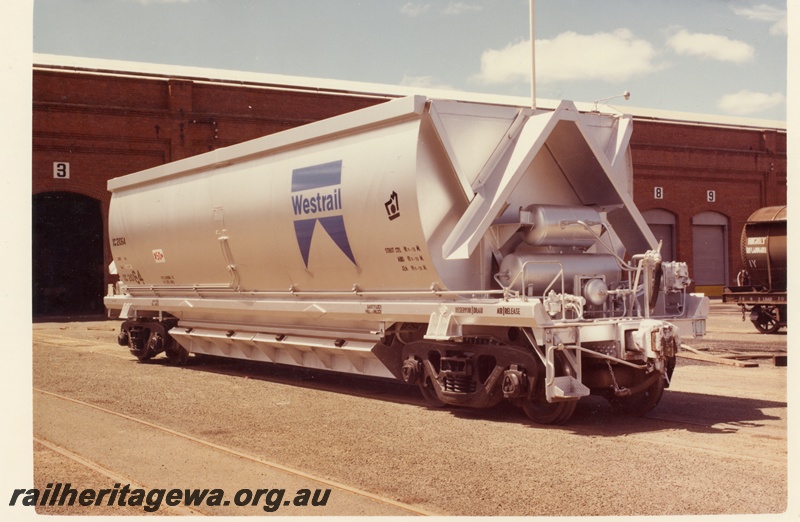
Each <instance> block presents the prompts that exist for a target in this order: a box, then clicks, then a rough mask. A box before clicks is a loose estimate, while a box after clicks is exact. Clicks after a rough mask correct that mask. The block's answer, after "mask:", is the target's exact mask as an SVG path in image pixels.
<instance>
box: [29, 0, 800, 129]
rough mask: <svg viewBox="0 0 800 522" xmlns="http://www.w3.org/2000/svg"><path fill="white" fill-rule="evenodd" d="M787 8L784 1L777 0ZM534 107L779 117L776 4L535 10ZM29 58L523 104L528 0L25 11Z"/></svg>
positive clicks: (122, 1) (597, 2)
mask: <svg viewBox="0 0 800 522" xmlns="http://www.w3.org/2000/svg"><path fill="white" fill-rule="evenodd" d="M790 1H794V0H790ZM534 5H535V7H534V11H535V17H534V18H535V26H534V27H535V31H534V33H535V43H536V45H535V48H536V84H535V85H536V96H537V97H538V98H547V99H553V100H560V99H569V100H573V101H583V102H593V101H595V100H598V99H604V98H609V97H612V96H617V95H619V94H622V93H623V92H625V91H629V92H630V93H631V96H630V99H629V100H628V101H626V100H624V98H617V99H615V100H614V102H613V103H614V104H615V105H618V106H619V107H624V106H625V105H626V104H627V105H629V106H632V107H634V106H635V107H644V108H651V109H663V110H670V111H680V112H694V113H701V114H722V115H730V116H743V117H749V118H763V119H771V120H785V119H786V116H785V115H786V94H787V93H786V70H787V66H786V62H787V34H788V24H787V17H786V7H787V6H786V2H785V1H778V0H730V1H726V0H699V1H698V0H537V1H536V2H535V4H534ZM33 6H34V9H33V51H34V52H36V53H45V54H59V55H67V56H80V57H90V58H103V59H114V60H124V61H136V62H147V63H158V64H170V65H182V66H197V67H207V68H215V69H227V70H240V71H250V72H260V73H270V74H282V75H291V76H304V77H314V78H326V79H338V80H350V81H360V82H370V83H381V84H389V85H406V86H409V85H410V86H418V87H435V88H446V89H455V90H460V91H469V92H487V93H493V94H505V95H514V96H527V97H530V93H531V86H530V77H531V74H530V71H531V58H530V48H531V46H530V16H529V1H528V0H463V1H453V0H411V1H409V0H292V1H283V0H35V1H34V4H33Z"/></svg>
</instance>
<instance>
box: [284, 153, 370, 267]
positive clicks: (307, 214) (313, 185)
mask: <svg viewBox="0 0 800 522" xmlns="http://www.w3.org/2000/svg"><path fill="white" fill-rule="evenodd" d="M341 184H342V161H341V160H339V161H332V162H330V163H323V164H321V165H314V166H311V167H305V168H301V169H295V170H293V171H292V210H293V211H294V215H295V219H294V231H295V235H296V236H297V245H298V246H299V247H300V253H301V254H302V256H303V261H304V262H305V264H306V268H308V256H309V253H310V252H311V240H312V239H313V236H314V230H315V227H316V225H317V222H319V224H320V225H322V228H323V229H325V232H327V233H328V235H329V236H330V238H331V239H332V240H333V242H334V243H335V244H336V246H338V247H339V249H340V250H341V251H342V253H343V254H344V255H346V256H347V258H348V259H350V261H352V262H353V264H356V260H355V257H354V256H353V251H352V249H351V248H350V241H349V240H348V238H347V231H346V230H345V228H344V216H343V215H342V187H341Z"/></svg>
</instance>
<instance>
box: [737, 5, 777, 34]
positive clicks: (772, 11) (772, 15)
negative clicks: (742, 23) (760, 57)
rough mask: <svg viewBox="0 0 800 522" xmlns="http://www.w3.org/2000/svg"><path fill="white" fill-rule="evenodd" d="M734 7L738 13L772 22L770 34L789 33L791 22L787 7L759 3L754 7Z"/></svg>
mask: <svg viewBox="0 0 800 522" xmlns="http://www.w3.org/2000/svg"><path fill="white" fill-rule="evenodd" d="M732 9H733V12H734V13H735V14H736V15H738V16H743V17H745V18H749V19H750V20H758V21H760V22H772V26H771V27H770V28H769V32H770V34H774V35H776V36H777V35H786V34H789V24H788V21H787V17H786V10H785V9H778V8H777V7H774V6H771V5H767V4H759V5H756V6H753V7H733V8H732Z"/></svg>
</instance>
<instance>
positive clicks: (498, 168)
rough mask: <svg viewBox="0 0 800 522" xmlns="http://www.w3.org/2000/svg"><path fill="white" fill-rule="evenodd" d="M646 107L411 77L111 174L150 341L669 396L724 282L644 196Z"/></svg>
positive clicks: (450, 383)
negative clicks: (420, 89)
mask: <svg viewBox="0 0 800 522" xmlns="http://www.w3.org/2000/svg"><path fill="white" fill-rule="evenodd" d="M631 130H632V127H631V118H630V117H628V116H622V115H609V114H599V113H579V112H578V111H577V109H576V108H575V106H574V105H573V104H572V103H570V102H567V101H565V102H562V103H561V104H560V106H559V107H558V108H557V109H556V110H554V111H553V110H538V109H537V110H534V109H530V108H519V107H508V106H497V105H482V104H475V103H462V102H455V101H446V100H429V99H427V98H424V97H420V96H412V97H408V98H403V99H397V100H393V101H390V102H386V103H383V104H380V105H377V106H374V107H371V108H368V109H363V110H360V111H356V112H353V113H349V114H345V115H342V116H338V117H335V118H331V119H328V120H323V121H320V122H316V123H312V124H309V125H305V126H303V127H298V128H296V129H292V130H287V131H284V132H281V133H278V134H274V135H270V136H266V137H263V138H259V139H256V140H252V141H249V142H245V143H242V144H239V145H235V146H232V147H227V148H224V149H219V150H216V151H213V152H209V153H206V154H202V155H199V156H195V157H192V158H188V159H185V160H180V161H176V162H173V163H169V164H166V165H163V166H160V167H156V168H153V169H149V170H145V171H142V172H138V173H135V174H130V175H128V176H124V177H120V178H116V179H112V180H110V181H109V182H108V188H109V190H110V191H111V192H112V198H111V207H110V215H109V233H110V238H111V248H112V253H113V257H114V263H113V266H112V270H115V271H116V273H118V274H119V278H120V281H119V283H118V284H117V285H116V286H115V287H112V288H111V289H110V291H109V295H108V296H107V297H106V298H105V304H106V306H107V308H108V309H109V311H110V312H112V313H114V314H119V315H120V316H121V317H122V318H123V319H125V321H124V322H123V324H122V327H121V331H120V336H119V341H120V344H121V345H123V346H126V347H128V348H129V349H130V351H131V352H132V353H133V354H134V355H135V356H136V357H138V358H139V359H141V360H146V359H149V358H151V357H153V356H155V355H157V354H158V353H160V352H165V353H166V356H167V357H168V358H169V359H170V360H171V361H173V362H175V363H178V364H181V363H184V362H186V360H187V357H188V355H189V354H190V353H195V354H211V355H216V356H225V357H235V358H241V359H249V360H255V361H266V362H272V363H279V364H289V365H297V366H304V367H309V368H317V369H325V370H333V371H338V372H346V373H353V374H361V375H370V376H380V377H387V378H396V379H400V380H402V381H404V382H406V383H408V384H413V385H416V386H419V388H420V390H421V392H422V394H423V395H424V397H425V398H426V399H427V400H428V401H429V402H430V403H431V404H432V405H437V406H442V405H447V404H449V405H459V406H468V407H490V406H492V405H494V404H496V403H498V402H499V401H501V400H503V399H508V400H510V401H512V402H513V403H514V404H517V405H519V406H521V407H522V409H523V410H524V411H525V413H526V414H527V415H528V416H529V417H530V418H531V419H533V420H534V421H536V422H540V423H560V422H564V421H566V420H567V419H569V417H570V416H571V415H572V413H573V411H574V409H575V405H576V403H577V401H578V400H579V399H580V398H581V397H583V396H586V395H588V394H590V393H592V394H597V395H602V396H604V397H606V398H607V399H608V400H609V401H610V402H611V404H612V405H614V407H615V408H617V409H618V410H620V411H623V412H627V413H630V414H635V415H642V414H644V413H647V412H648V411H649V410H650V409H652V408H653V407H654V406H655V405H656V404H657V403H658V401H659V399H660V398H661V395H662V392H663V389H664V388H665V387H667V386H668V385H669V379H670V377H671V375H672V371H673V369H674V366H675V354H676V352H677V350H678V349H679V347H680V344H681V337H682V336H683V337H685V336H693V335H703V334H704V332H705V317H706V315H707V311H708V300H707V298H705V297H704V296H702V295H696V294H691V293H689V292H688V291H687V287H688V286H689V285H690V280H689V276H688V270H687V267H686V265H685V264H684V263H680V262H662V260H661V256H660V254H659V245H657V243H656V241H655V239H654V237H653V235H652V234H651V232H650V231H649V229H648V227H647V225H646V224H645V222H644V220H643V218H642V216H641V214H640V213H639V211H638V210H637V208H636V207H635V205H634V204H633V200H632V196H631V191H632V170H631V158H630V148H629V139H630V135H631Z"/></svg>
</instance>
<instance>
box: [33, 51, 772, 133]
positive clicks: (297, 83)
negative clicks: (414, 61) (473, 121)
mask: <svg viewBox="0 0 800 522" xmlns="http://www.w3.org/2000/svg"><path fill="white" fill-rule="evenodd" d="M33 68H34V69H59V70H67V71H75V72H81V73H88V74H98V75H113V76H128V77H156V78H185V79H191V80H194V81H199V82H209V83H218V84H230V85H245V86H248V87H253V88H270V89H282V90H291V91H306V92H308V91H311V92H324V93H331V94H339V95H350V96H372V97H376V98H397V97H402V96H410V95H414V94H420V95H424V96H427V97H429V98H438V99H449V100H459V101H468V102H479V103H489V104H496V105H511V106H529V105H530V98H528V97H521V96H503V95H497V94H486V93H475V92H466V91H450V90H442V89H430V88H426V87H414V86H405V85H388V84H379V83H367V82H354V81H347V80H334V79H327V78H311V77H304V76H288V75H281V74H266V73H256V72H248V71H234V70H226V69H206V68H201V67H189V66H183V65H166V64H154V63H143V62H126V61H120V60H106V59H100V58H85V57H76V56H62V55H54V54H34V55H33ZM559 103H560V100H550V99H543V98H537V99H536V105H537V107H538V108H542V109H555V108H556V107H557V106H558V104H559ZM575 105H576V106H577V108H578V110H580V111H585V112H591V111H593V110H599V111H600V112H604V113H611V114H614V113H625V114H630V115H631V116H633V118H634V119H641V120H649V121H661V122H664V123H678V124H693V125H702V126H721V127H743V128H759V129H775V130H782V131H785V130H786V122H785V121H778V120H763V119H754V118H741V117H734V116H721V115H717V114H697V113H684V112H676V111H666V110H658V109H649V108H641V107H630V106H628V105H627V104H626V105H625V106H614V105H607V104H596V103H594V102H577V101H576V102H575Z"/></svg>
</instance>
